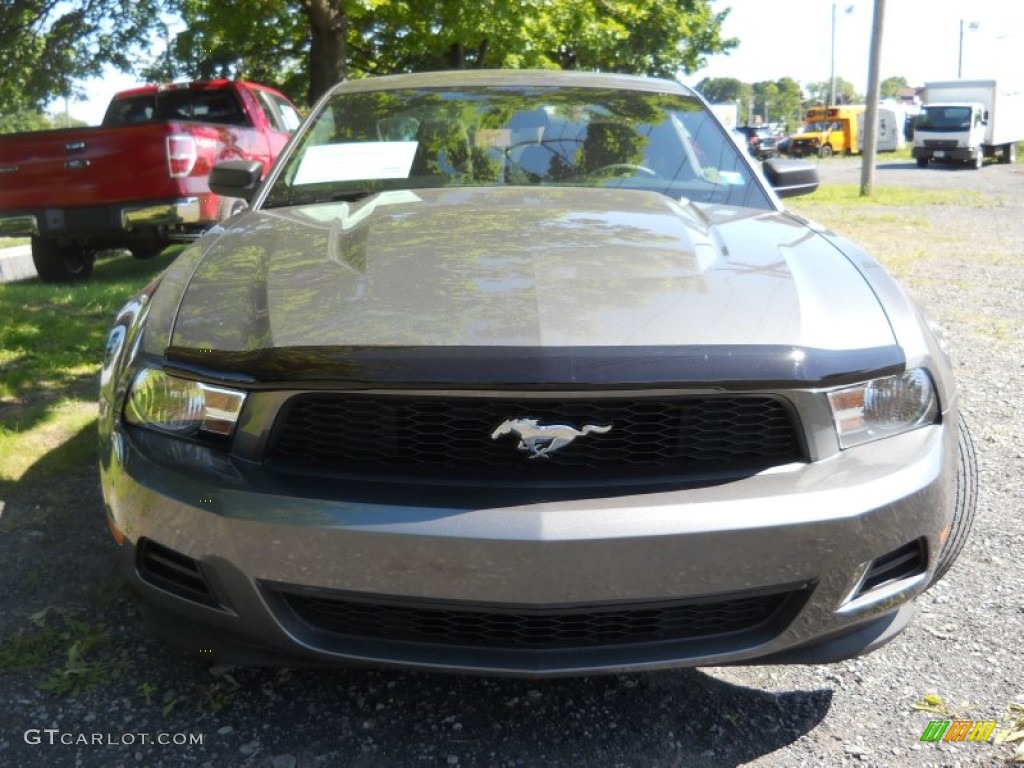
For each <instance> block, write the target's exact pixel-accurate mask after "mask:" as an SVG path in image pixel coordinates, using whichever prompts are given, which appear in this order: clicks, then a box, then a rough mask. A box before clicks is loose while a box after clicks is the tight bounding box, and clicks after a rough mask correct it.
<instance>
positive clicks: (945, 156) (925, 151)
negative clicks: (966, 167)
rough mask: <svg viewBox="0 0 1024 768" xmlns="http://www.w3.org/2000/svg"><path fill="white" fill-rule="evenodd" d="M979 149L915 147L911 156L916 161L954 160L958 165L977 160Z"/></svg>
mask: <svg viewBox="0 0 1024 768" xmlns="http://www.w3.org/2000/svg"><path fill="white" fill-rule="evenodd" d="M979 152H981V149H980V148H979V147H953V148H948V147H946V148H941V149H934V148H932V147H914V148H913V149H912V150H911V155H912V157H913V159H914V160H917V159H924V160H952V161H953V162H956V163H971V162H974V161H975V160H977V158H978V153H979Z"/></svg>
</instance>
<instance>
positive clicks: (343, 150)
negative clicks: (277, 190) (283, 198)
mask: <svg viewBox="0 0 1024 768" xmlns="http://www.w3.org/2000/svg"><path fill="white" fill-rule="evenodd" d="M418 145H419V142H417V141H363V142H358V143H353V144H321V145H319V146H316V147H310V148H309V149H307V150H306V154H305V155H304V156H303V157H302V162H301V164H300V165H299V170H298V171H297V172H296V174H295V180H294V181H293V182H292V183H294V184H295V185H302V184H324V183H329V182H332V181H360V180H367V179H407V178H409V172H410V171H411V170H412V160H413V157H414V156H415V154H416V147H417V146H418Z"/></svg>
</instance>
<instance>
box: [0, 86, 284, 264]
mask: <svg viewBox="0 0 1024 768" xmlns="http://www.w3.org/2000/svg"><path fill="white" fill-rule="evenodd" d="M300 123H301V116H300V115H299V112H298V110H297V109H296V108H295V106H294V105H293V104H292V103H291V102H290V101H289V100H288V99H287V98H286V97H285V96H284V95H283V94H281V93H279V92H278V91H276V90H274V89H272V88H268V87H266V86H262V85H257V84H255V83H247V82H239V81H230V80H214V81H208V82H194V83H183V84H176V85H163V86H156V85H150V86H144V87H141V88H134V89H132V90H128V91H123V92H121V93H118V94H116V95H115V96H114V98H113V100H112V101H111V102H110V105H109V107H108V108H107V112H106V115H105V117H104V118H103V123H102V125H100V126H98V127H92V128H67V129H61V130H55V131H36V132H32V133H20V134H11V135H6V136H0V178H2V179H3V184H2V185H0V237H4V236H11V237H31V238H32V260H33V262H34V264H35V268H36V272H37V273H38V274H39V277H40V278H41V279H42V280H44V281H47V282H51V281H61V280H81V279H84V278H87V277H88V276H89V275H90V274H91V273H92V265H93V260H94V259H95V254H96V252H97V251H98V250H102V249H109V248H126V249H128V250H130V251H131V252H132V254H133V255H134V256H136V257H138V258H148V257H150V256H154V255H156V254H157V253H159V252H160V251H162V250H163V249H164V248H165V247H166V246H167V244H168V243H170V242H172V241H175V240H187V239H194V238H195V237H197V236H198V235H199V234H200V233H201V232H203V231H204V230H206V229H209V228H210V227H211V226H213V225H214V224H216V223H217V222H218V221H221V220H223V219H224V218H226V217H227V216H229V215H231V214H232V213H234V212H236V211H237V210H238V209H239V208H240V207H241V205H242V202H241V201H240V200H228V199H221V198H220V197H218V196H217V195H215V194H212V193H211V192H210V187H209V184H208V183H207V177H208V176H209V174H210V169H211V168H212V167H213V166H214V165H215V164H216V163H218V162H220V161H222V160H254V161H257V162H259V163H261V164H262V166H263V167H264V168H269V167H270V165H271V163H272V162H273V161H274V158H276V157H277V155H278V153H279V152H280V151H281V149H282V148H283V147H284V145H285V143H286V142H287V141H288V138H289V136H290V135H291V133H292V131H294V130H295V129H296V128H298V126H299V124H300Z"/></svg>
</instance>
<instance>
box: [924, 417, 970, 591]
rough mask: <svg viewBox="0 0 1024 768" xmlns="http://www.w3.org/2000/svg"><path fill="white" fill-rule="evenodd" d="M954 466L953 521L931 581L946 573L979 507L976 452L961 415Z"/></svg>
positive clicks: (965, 540)
mask: <svg viewBox="0 0 1024 768" xmlns="http://www.w3.org/2000/svg"><path fill="white" fill-rule="evenodd" d="M958 429H959V437H958V440H957V468H956V503H955V505H954V507H953V522H952V523H950V529H949V537H948V538H947V539H946V542H945V544H943V545H942V549H941V550H940V552H939V558H938V560H939V564H938V565H937V566H936V567H935V576H934V577H933V578H932V583H933V584H934V583H935V582H936V581H938V580H939V579H941V578H942V577H943V576H945V575H946V571H948V570H949V567H950V566H951V565H953V562H954V561H955V560H956V558H957V556H959V554H960V551H961V550H962V549H963V548H964V544H966V543H967V537H968V536H969V535H970V533H971V526H973V525H974V516H975V512H976V511H977V507H978V455H977V454H976V453H975V451H974V441H973V440H972V439H971V433H970V431H969V430H968V429H967V422H965V421H964V418H963V416H961V417H960V421H959V424H958Z"/></svg>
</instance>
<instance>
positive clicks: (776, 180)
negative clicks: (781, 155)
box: [761, 159, 819, 197]
mask: <svg viewBox="0 0 1024 768" xmlns="http://www.w3.org/2000/svg"><path fill="white" fill-rule="evenodd" d="M761 170H762V171H763V172H764V177H765V178H766V179H767V180H768V183H769V184H770V185H771V187H772V189H774V190H775V194H776V195H778V196H779V197H797V196H799V195H809V194H811V192H814V191H815V190H816V189H817V188H818V183H819V182H818V168H817V166H816V165H815V164H814V163H812V162H810V161H808V160H778V159H776V160H765V161H764V164H763V165H762V166H761Z"/></svg>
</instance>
